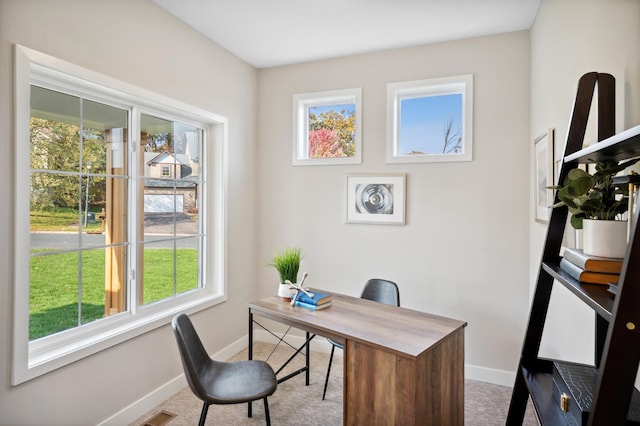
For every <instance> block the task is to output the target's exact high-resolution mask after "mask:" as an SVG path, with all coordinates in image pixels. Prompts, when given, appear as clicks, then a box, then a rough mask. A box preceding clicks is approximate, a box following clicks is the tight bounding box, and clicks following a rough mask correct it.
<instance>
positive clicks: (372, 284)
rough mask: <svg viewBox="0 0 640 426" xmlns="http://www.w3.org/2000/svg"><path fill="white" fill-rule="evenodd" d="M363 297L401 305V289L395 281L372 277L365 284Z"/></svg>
mask: <svg viewBox="0 0 640 426" xmlns="http://www.w3.org/2000/svg"><path fill="white" fill-rule="evenodd" d="M360 297H361V298H362V299H368V300H373V301H376V302H380V303H384V304H387V305H395V306H400V290H398V286H397V285H396V283H394V282H393V281H389V280H383V279H380V278H372V279H370V280H369V281H367V283H366V284H365V285H364V288H363V289H362V294H361V295H360Z"/></svg>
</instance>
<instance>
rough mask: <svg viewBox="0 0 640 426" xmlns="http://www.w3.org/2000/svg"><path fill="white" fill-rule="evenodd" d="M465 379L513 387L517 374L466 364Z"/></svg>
mask: <svg viewBox="0 0 640 426" xmlns="http://www.w3.org/2000/svg"><path fill="white" fill-rule="evenodd" d="M464 378H465V379H471V380H477V381H479V382H486V383H491V384H494V385H502V386H509V387H513V383H514V382H515V380H516V373H515V371H505V370H496V369H494V368H487V367H478V366H475V365H468V364H465V366H464Z"/></svg>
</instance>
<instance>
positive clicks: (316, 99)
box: [293, 88, 362, 166]
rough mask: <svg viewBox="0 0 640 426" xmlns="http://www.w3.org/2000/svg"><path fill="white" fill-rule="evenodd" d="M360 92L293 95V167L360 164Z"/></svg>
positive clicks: (344, 90) (356, 90)
mask: <svg viewBox="0 0 640 426" xmlns="http://www.w3.org/2000/svg"><path fill="white" fill-rule="evenodd" d="M361 105H362V89H360V88H354V89H342V90H331V91H324V92H313V93H299V94H296V95H293V165H295V166H303V165H330V164H360V163H361V162H362V160H361V158H362V154H361V153H362V135H361V133H362V132H361V128H362V118H361V117H362V112H361V109H362V107H361Z"/></svg>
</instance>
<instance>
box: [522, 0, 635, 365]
mask: <svg viewBox="0 0 640 426" xmlns="http://www.w3.org/2000/svg"><path fill="white" fill-rule="evenodd" d="M638 41H640V2H638V1H636V0H586V1H585V0H563V1H556V0H542V4H541V6H540V9H539V10H538V14H537V16H536V20H535V22H534V25H533V27H532V29H531V134H530V138H531V139H533V138H534V137H535V136H536V135H537V134H539V133H541V132H543V131H544V130H545V129H546V128H547V127H553V128H555V131H556V150H555V152H556V158H560V157H561V156H562V151H563V149H564V143H565V139H566V136H567V130H568V124H569V118H570V115H571V109H572V107H573V102H574V99H575V94H576V89H577V83H578V79H579V78H580V76H582V75H583V74H585V73H587V72H590V71H598V72H606V73H610V74H612V75H613V76H614V77H615V78H616V103H617V105H616V110H617V120H616V130H617V131H622V130H624V129H628V128H629V127H633V126H635V125H637V124H639V123H640V95H639V93H640V51H639V50H638ZM592 120H595V118H592V119H590V124H593V123H592ZM589 137H590V139H589ZM585 139H587V140H588V142H589V143H593V142H595V135H594V133H593V131H592V132H591V134H590V135H587V137H586V138H585ZM531 158H533V156H531ZM531 185H532V186H531V188H533V182H531ZM531 202H533V200H531ZM532 211H533V209H531V212H532ZM529 223H530V224H531V225H530V234H529V236H530V241H531V244H530V245H531V254H530V258H531V259H530V260H531V269H530V276H531V281H532V286H533V285H535V278H536V276H537V272H538V262H539V260H540V256H541V254H542V244H543V241H544V237H545V232H546V227H545V226H544V225H541V224H537V223H535V222H534V221H533V216H532V213H531V220H530V221H529ZM569 241H571V238H569ZM593 316H594V314H593V311H592V310H590V309H587V308H586V307H585V306H584V305H583V304H581V303H580V302H578V301H577V300H576V298H574V297H572V296H571V294H570V293H569V292H568V291H567V290H565V289H564V288H563V287H561V286H555V287H554V292H553V296H552V300H551V307H550V311H549V317H548V325H547V327H546V328H545V334H544V338H543V345H542V348H541V354H542V355H543V356H549V357H559V358H565V359H569V360H572V361H576V362H585V363H588V362H593V321H594V318H593Z"/></svg>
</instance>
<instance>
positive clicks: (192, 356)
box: [171, 314, 216, 399]
mask: <svg viewBox="0 0 640 426" xmlns="http://www.w3.org/2000/svg"><path fill="white" fill-rule="evenodd" d="M171 325H172V327H173V332H174V334H175V336H176V341H177V342H178V349H179V351H180V358H181V359H182V366H183V367H184V375H185V376H186V378H187V382H188V383H189V387H190V388H191V390H192V391H193V393H194V394H196V396H198V397H199V398H201V399H206V398H207V391H206V390H205V388H204V387H203V386H202V382H201V377H200V374H199V372H200V371H205V370H206V369H205V368H204V367H205V366H207V365H208V364H210V363H214V364H215V363H216V361H214V360H212V359H211V358H210V357H209V354H208V353H207V351H206V349H205V348H204V345H203V344H202V341H201V340H200V337H199V336H198V333H197V332H196V330H195V328H194V327H193V324H192V323H191V319H189V317H188V316H187V315H186V314H178V315H177V316H175V317H174V318H173V320H172V321H171Z"/></svg>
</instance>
